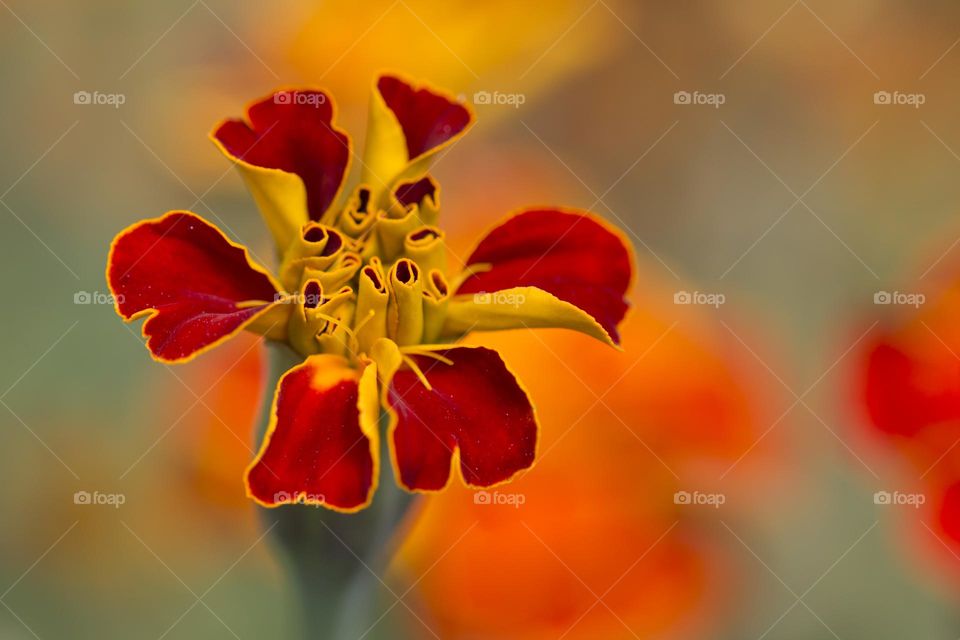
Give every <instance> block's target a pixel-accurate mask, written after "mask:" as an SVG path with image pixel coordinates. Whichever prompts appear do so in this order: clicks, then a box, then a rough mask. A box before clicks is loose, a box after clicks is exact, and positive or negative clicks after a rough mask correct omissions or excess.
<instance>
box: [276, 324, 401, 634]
mask: <svg viewBox="0 0 960 640" xmlns="http://www.w3.org/2000/svg"><path fill="white" fill-rule="evenodd" d="M268 349H269V353H270V357H269V361H270V366H269V375H268V377H267V381H266V383H267V386H266V389H265V398H266V400H265V402H264V405H265V406H264V407H263V408H262V409H261V415H260V420H259V423H258V434H257V436H258V437H262V436H263V432H264V431H265V430H266V425H267V423H268V421H269V417H270V416H269V411H270V401H271V399H272V397H273V392H274V389H275V387H276V384H277V381H278V380H279V378H280V376H282V375H283V374H284V372H286V371H287V370H288V369H289V368H290V367H292V366H294V365H296V364H299V363H300V362H301V360H302V358H301V357H300V356H299V355H297V354H296V353H294V352H293V351H292V350H290V348H289V347H287V346H286V345H284V344H279V343H268ZM384 418H385V414H384V415H381V425H385V419H384ZM384 432H385V428H381V433H384ZM381 445H382V446H381V448H382V451H381V458H380V459H381V464H380V478H379V487H378V489H377V492H376V494H375V496H374V500H373V503H372V504H371V505H370V506H368V507H367V508H366V509H364V510H362V511H360V512H358V513H352V514H348V513H338V512H335V511H330V510H328V509H325V508H323V507H309V506H305V505H289V506H282V507H279V508H276V509H262V508H261V509H260V515H261V520H262V522H263V523H264V526H265V527H267V528H268V530H269V535H270V538H271V540H272V541H273V543H274V544H275V546H276V547H278V548H279V552H280V556H281V558H282V561H283V563H284V566H285V568H286V569H287V572H288V573H289V575H290V578H291V582H292V583H293V587H294V589H296V591H297V600H298V606H299V607H300V610H301V619H302V633H301V637H303V638H309V639H311V640H312V639H315V638H323V639H324V640H358V639H359V638H361V637H362V638H364V639H365V640H374V639H376V638H385V637H390V638H397V637H398V633H397V632H396V630H388V629H386V628H385V627H386V625H385V624H384V625H383V627H381V625H380V622H379V620H378V619H379V618H380V616H381V615H382V614H383V610H384V609H385V608H384V607H378V604H380V601H381V600H383V596H384V593H385V592H387V593H389V591H388V587H387V586H386V585H385V578H384V577H383V574H384V571H385V569H386V567H387V564H388V563H389V562H390V559H391V557H392V556H393V552H394V551H395V544H396V543H397V542H398V540H397V539H396V538H397V534H398V533H399V532H400V530H401V529H402V526H403V523H404V520H405V519H406V516H408V514H409V513H410V511H411V507H412V505H413V504H414V500H413V496H412V495H411V494H409V493H407V492H405V491H403V490H402V489H400V488H399V487H397V485H396V482H395V481H394V479H393V472H392V468H391V465H390V464H389V460H390V457H389V452H388V451H387V450H386V446H387V444H386V438H385V437H381ZM388 631H389V632H388Z"/></svg>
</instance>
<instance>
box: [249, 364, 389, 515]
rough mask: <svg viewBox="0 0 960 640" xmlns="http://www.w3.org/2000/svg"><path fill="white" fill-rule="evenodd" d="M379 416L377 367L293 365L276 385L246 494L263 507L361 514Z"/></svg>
mask: <svg viewBox="0 0 960 640" xmlns="http://www.w3.org/2000/svg"><path fill="white" fill-rule="evenodd" d="M379 410H380V403H379V400H378V398H377V375H376V365H372V364H371V365H368V366H367V367H366V368H365V369H364V370H363V372H362V373H361V372H360V371H357V370H356V369H354V368H352V367H351V366H350V365H349V363H348V362H347V360H346V359H345V358H342V357H340V356H334V355H329V354H324V355H315V356H311V357H309V358H307V360H305V361H304V362H303V363H302V364H299V365H297V366H295V367H293V368H292V369H290V370H289V371H287V373H285V374H284V375H283V377H281V378H280V382H279V383H278V384H277V389H276V393H275V394H274V398H273V406H272V408H271V414H270V424H269V426H268V427H267V432H266V435H265V437H264V440H263V444H262V445H261V448H260V452H259V453H258V454H257V457H256V459H255V460H254V461H253V462H252V463H251V464H250V466H249V467H248V468H247V475H246V483H247V495H248V496H249V497H251V498H253V499H254V500H255V501H256V502H257V503H259V504H261V505H263V506H266V507H277V506H281V505H284V504H315V505H323V506H325V507H327V508H330V509H334V510H336V511H345V512H353V511H358V510H360V509H363V508H364V507H365V506H367V505H368V504H370V501H371V500H372V499H373V494H374V491H375V490H376V487H377V478H378V475H379V471H378V470H379V464H380V457H379V442H380V436H379V434H378V432H377V422H378V418H379Z"/></svg>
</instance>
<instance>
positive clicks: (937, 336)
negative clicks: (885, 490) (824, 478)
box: [857, 281, 960, 584]
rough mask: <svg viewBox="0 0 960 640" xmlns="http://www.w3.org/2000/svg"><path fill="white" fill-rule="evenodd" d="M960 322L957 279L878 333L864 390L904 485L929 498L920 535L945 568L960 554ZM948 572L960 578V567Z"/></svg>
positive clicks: (865, 366)
mask: <svg viewBox="0 0 960 640" xmlns="http://www.w3.org/2000/svg"><path fill="white" fill-rule="evenodd" d="M958 319H960V281H953V282H950V283H948V284H947V285H946V286H945V287H944V288H943V289H942V291H940V292H939V293H937V294H936V295H935V296H930V297H928V298H927V299H926V301H925V303H924V304H922V305H920V306H918V307H917V308H916V309H915V310H914V309H910V311H909V312H908V313H906V314H904V315H903V316H902V317H899V318H898V319H897V323H896V324H893V323H891V324H890V325H888V326H887V327H885V328H884V329H883V330H881V331H880V332H879V333H878V334H877V335H876V336H875V339H874V340H873V342H872V343H871V344H869V345H868V347H867V349H866V352H865V354H864V357H863V359H862V365H861V366H862V369H861V375H860V378H859V380H858V389H857V391H858V395H859V400H860V403H861V406H862V407H863V409H864V410H865V413H866V416H867V418H868V420H869V422H870V424H871V425H872V427H873V428H874V429H875V432H874V433H879V434H880V435H881V437H882V439H883V441H884V442H885V443H886V444H887V445H888V446H889V447H890V448H891V449H892V450H893V451H894V452H895V454H896V456H897V457H899V458H900V459H902V460H903V461H905V462H906V472H905V473H904V474H902V478H901V482H902V483H904V484H906V485H907V486H912V488H913V489H912V490H916V491H919V492H920V493H922V494H923V495H924V497H925V500H926V502H925V504H924V506H923V509H922V510H921V511H919V512H918V516H919V517H918V518H917V522H915V523H912V524H916V525H919V526H916V527H914V531H913V536H914V539H915V540H918V541H919V542H920V547H921V549H924V550H926V551H927V555H928V556H930V557H932V558H934V559H933V560H932V562H933V563H934V564H935V566H936V571H937V572H940V573H943V572H944V570H945V568H946V567H948V566H955V564H956V563H955V561H954V560H953V558H955V557H956V553H957V552H958V551H960V447H958V444H960V323H958V321H957V320H958ZM911 515H913V514H911ZM931 534H932V536H931ZM945 553H946V555H944V554H945ZM931 554H932V555H931ZM938 558H939V559H938ZM942 558H946V559H948V561H947V562H943V561H941V559H942ZM928 559H929V558H928ZM948 577H952V578H953V579H957V580H960V572H956V571H955V572H953V574H952V575H951V576H948ZM958 584H960V583H958Z"/></svg>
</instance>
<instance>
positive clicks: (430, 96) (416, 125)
mask: <svg viewBox="0 0 960 640" xmlns="http://www.w3.org/2000/svg"><path fill="white" fill-rule="evenodd" d="M377 90H378V91H379V92H380V95H381V96H383V100H384V102H385V103H386V104H387V107H388V108H389V109H390V110H391V111H393V114H394V115H395V116H396V117H397V120H398V121H399V122H400V127H401V128H402V129H403V135H404V137H405V138H406V142H407V153H408V155H409V157H410V160H414V159H415V158H417V157H419V156H421V155H423V154H424V153H426V152H427V151H429V150H431V149H433V148H434V147H438V146H440V145H442V144H443V143H444V142H446V141H447V140H449V139H450V138H453V137H454V136H456V135H457V134H458V133H460V132H461V131H463V130H464V129H465V128H466V126H467V125H468V124H470V119H471V116H470V112H469V111H468V110H467V109H466V107H464V106H463V105H462V104H458V103H456V102H453V101H451V100H448V99H447V98H445V97H444V96H441V95H438V94H436V93H434V92H432V91H430V90H429V89H414V88H413V87H412V86H410V85H409V84H407V83H406V82H404V81H403V80H401V79H399V78H397V77H395V76H383V77H381V78H380V79H379V80H378V81H377Z"/></svg>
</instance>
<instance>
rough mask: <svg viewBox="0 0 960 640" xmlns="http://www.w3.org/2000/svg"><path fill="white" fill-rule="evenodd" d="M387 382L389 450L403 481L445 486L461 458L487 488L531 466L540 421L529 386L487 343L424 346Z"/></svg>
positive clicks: (466, 474)
mask: <svg viewBox="0 0 960 640" xmlns="http://www.w3.org/2000/svg"><path fill="white" fill-rule="evenodd" d="M404 352H405V354H406V357H405V361H404V363H403V364H402V365H400V366H399V368H397V369H396V371H395V372H394V373H393V375H392V376H391V377H390V379H389V380H387V381H385V383H384V384H385V385H386V394H385V396H386V398H385V400H386V404H387V406H388V412H389V414H390V428H389V430H388V437H389V438H390V450H391V455H392V457H393V463H394V470H395V472H396V474H397V479H398V481H399V482H400V484H401V485H402V486H403V487H405V488H407V489H408V490H413V491H436V490H439V489H442V488H444V487H445V486H446V485H447V483H448V482H449V479H450V476H451V474H452V465H453V463H454V461H455V460H459V466H460V474H461V477H462V478H463V479H464V480H465V481H466V483H467V484H468V485H471V486H478V487H488V486H492V485H495V484H499V483H501V482H505V481H507V480H509V479H511V478H512V477H513V476H514V475H515V474H516V473H518V472H519V471H522V470H524V469H528V468H530V467H531V466H532V465H533V463H534V459H535V457H536V449H537V436H538V431H539V425H538V422H537V417H536V411H535V410H534V407H533V405H532V403H531V402H530V399H529V398H528V397H527V393H526V391H524V389H523V388H522V387H521V386H520V383H519V382H517V379H516V378H515V377H514V375H513V373H511V372H510V370H509V369H508V368H507V366H506V364H504V362H503V360H502V359H501V357H500V354H499V353H497V352H496V351H494V350H493V349H487V348H485V347H449V348H447V347H421V348H420V349H417V350H415V349H409V350H405V351H404Z"/></svg>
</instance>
